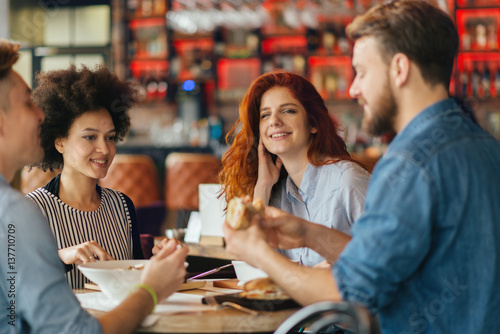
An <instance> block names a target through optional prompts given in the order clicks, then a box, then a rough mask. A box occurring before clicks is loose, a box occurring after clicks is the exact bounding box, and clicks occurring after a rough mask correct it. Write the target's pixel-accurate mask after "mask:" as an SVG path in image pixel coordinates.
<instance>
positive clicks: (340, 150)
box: [219, 70, 355, 201]
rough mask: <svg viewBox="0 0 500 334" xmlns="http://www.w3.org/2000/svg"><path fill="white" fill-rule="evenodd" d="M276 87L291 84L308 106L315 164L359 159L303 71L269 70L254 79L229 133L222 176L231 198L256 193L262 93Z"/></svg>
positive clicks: (309, 153)
mask: <svg viewBox="0 0 500 334" xmlns="http://www.w3.org/2000/svg"><path fill="white" fill-rule="evenodd" d="M273 87H286V88H288V89H289V90H290V92H291V94H292V95H293V97H294V98H295V99H297V100H298V101H299V102H300V103H301V104H302V106H304V109H305V110H306V113H307V119H308V122H309V125H310V126H311V127H314V128H316V129H317V130H318V131H317V133H314V134H311V136H312V139H311V143H310V145H309V149H308V151H307V158H308V160H309V162H310V163H311V164H312V165H314V166H322V165H325V164H331V163H335V162H337V161H340V160H349V161H355V160H354V159H352V158H351V155H350V154H349V152H348V151H347V147H346V144H345V142H344V141H343V140H342V138H341V137H340V136H339V135H338V133H337V126H338V125H337V124H336V123H335V122H334V121H333V119H332V118H331V117H330V115H329V114H328V109H327V108H326V105H325V101H324V100H323V98H322V97H321V95H319V93H318V91H317V90H316V88H315V87H314V86H313V85H312V84H311V83H310V82H309V81H308V80H306V79H305V78H303V77H301V76H300V75H297V74H293V73H289V72H285V71H282V70H277V71H273V72H269V73H266V74H263V75H261V76H260V77H258V78H257V79H255V81H254V82H252V84H251V85H250V88H249V89H248V91H247V93H246V94H245V96H244V97H243V101H242V102H241V104H240V108H239V118H238V120H237V121H236V123H235V124H234V126H233V127H232V128H231V130H230V131H229V133H228V134H227V136H226V142H227V143H228V144H229V145H230V148H229V150H228V151H227V152H226V153H225V154H224V156H223V157H222V165H223V169H222V171H221V172H220V174H219V180H220V182H221V184H222V189H223V190H222V192H223V193H224V194H225V197H226V200H227V201H229V200H231V199H232V198H233V197H241V196H245V195H250V197H253V190H254V188H255V184H256V183H257V177H258V164H259V161H258V153H257V147H258V144H259V137H260V133H259V123H260V103H261V99H262V95H264V93H265V92H267V91H268V90H269V89H271V88H273ZM282 175H286V174H283V173H282Z"/></svg>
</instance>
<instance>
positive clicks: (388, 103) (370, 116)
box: [362, 79, 398, 136]
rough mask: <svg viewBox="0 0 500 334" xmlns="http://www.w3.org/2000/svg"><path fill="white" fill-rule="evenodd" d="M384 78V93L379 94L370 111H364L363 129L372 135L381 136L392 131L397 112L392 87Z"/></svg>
mask: <svg viewBox="0 0 500 334" xmlns="http://www.w3.org/2000/svg"><path fill="white" fill-rule="evenodd" d="M388 82H389V81H388V79H386V80H385V83H384V88H383V89H382V91H383V92H385V94H383V95H380V96H379V98H378V99H377V100H375V102H374V103H372V106H371V107H370V109H371V112H370V113H367V112H366V111H365V114H364V117H363V121H362V127H363V130H364V131H366V132H367V133H369V134H370V135H372V136H381V135H383V134H385V133H387V132H390V131H394V120H395V118H396V114H397V109H398V108H397V104H396V100H395V99H394V94H393V92H392V88H391V86H390V85H389V83H388Z"/></svg>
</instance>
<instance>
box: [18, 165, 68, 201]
mask: <svg viewBox="0 0 500 334" xmlns="http://www.w3.org/2000/svg"><path fill="white" fill-rule="evenodd" d="M30 169H31V170H30ZM59 173H61V170H58V169H57V170H54V172H51V171H50V170H47V171H46V172H44V171H43V170H41V169H40V168H36V167H33V168H30V167H27V166H26V167H24V168H23V170H22V171H21V188H20V190H21V192H22V193H23V194H25V195H26V194H28V193H30V192H32V191H34V190H36V189H38V188H40V187H43V186H45V185H46V184H47V183H49V181H50V180H52V178H54V177H55V176H57V175H58V174H59Z"/></svg>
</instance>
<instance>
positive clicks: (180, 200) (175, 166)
mask: <svg viewBox="0 0 500 334" xmlns="http://www.w3.org/2000/svg"><path fill="white" fill-rule="evenodd" d="M165 168H166V177H165V203H166V206H167V208H168V209H176V210H198V207H199V199H198V185H200V184H201V183H218V182H219V179H218V175H219V172H220V171H221V168H222V164H221V161H220V159H219V158H217V157H216V156H215V155H212V154H202V153H171V154H169V155H168V156H167V158H166V160H165Z"/></svg>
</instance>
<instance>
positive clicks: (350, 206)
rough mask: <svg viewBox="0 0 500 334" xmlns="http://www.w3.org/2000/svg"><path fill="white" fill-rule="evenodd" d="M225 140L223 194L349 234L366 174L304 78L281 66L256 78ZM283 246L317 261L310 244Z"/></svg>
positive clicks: (304, 259) (304, 261) (303, 258)
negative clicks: (256, 201)
mask: <svg viewBox="0 0 500 334" xmlns="http://www.w3.org/2000/svg"><path fill="white" fill-rule="evenodd" d="M227 141H228V142H230V141H232V144H231V147H230V149H229V150H228V152H226V154H225V155H224V156H223V159H222V163H223V170H222V172H221V173H220V175H219V179H220V181H221V183H222V185H223V193H224V195H225V198H226V200H227V201H229V200H231V199H232V198H234V197H241V196H246V195H249V196H250V197H253V198H254V199H256V198H260V199H262V201H263V202H264V204H266V205H271V206H274V207H277V208H280V209H282V210H284V211H286V212H289V213H291V214H294V215H296V216H299V217H301V218H304V219H307V220H309V221H312V222H316V223H319V224H322V225H325V226H328V227H331V228H335V229H337V230H339V231H341V232H343V233H346V234H350V228H351V225H352V223H353V222H354V221H355V220H356V219H357V218H358V217H359V216H360V215H361V213H362V211H363V205H364V199H365V193H366V189H367V187H368V182H369V177H370V175H369V173H368V172H367V171H366V170H365V169H364V168H363V167H361V166H360V165H359V164H358V163H357V162H356V161H354V160H353V159H352V158H351V156H350V154H349V152H348V151H347V148H346V145H345V143H344V141H343V140H342V138H341V137H340V136H339V135H338V134H337V125H336V124H335V123H334V121H332V118H331V117H330V116H329V113H328V109H327V108H326V105H325V102H324V101H323V98H322V97H321V95H320V94H319V93H318V91H317V90H316V88H314V86H313V85H312V84H311V83H310V82H309V81H308V80H306V79H304V78H303V77H301V76H299V75H296V74H293V73H289V72H285V71H281V70H278V71H274V72H270V73H266V74H263V75H262V76H260V77H259V78H257V79H256V80H255V81H254V82H253V83H252V84H251V86H250V88H249V89H248V91H247V93H246V95H245V96H244V98H243V101H242V103H241V105H240V108H239V119H238V120H237V122H236V124H235V125H234V126H233V128H232V129H231V131H230V132H229V133H228V135H227ZM283 253H284V254H285V255H287V256H288V257H289V258H291V259H292V260H298V261H299V262H300V263H301V264H304V265H308V266H313V265H316V264H318V263H320V262H322V261H323V258H322V257H321V256H320V255H319V254H317V253H315V252H314V251H312V250H311V249H306V248H298V249H291V250H283Z"/></svg>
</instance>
